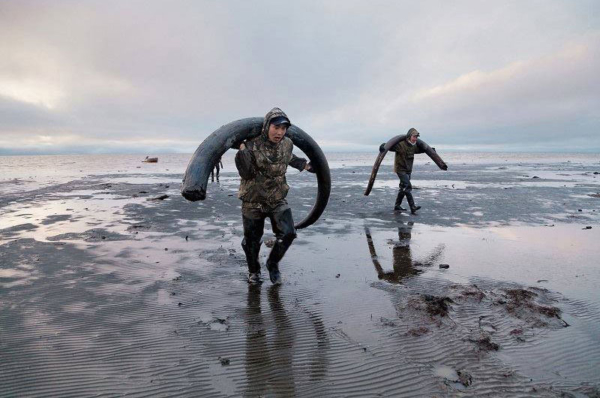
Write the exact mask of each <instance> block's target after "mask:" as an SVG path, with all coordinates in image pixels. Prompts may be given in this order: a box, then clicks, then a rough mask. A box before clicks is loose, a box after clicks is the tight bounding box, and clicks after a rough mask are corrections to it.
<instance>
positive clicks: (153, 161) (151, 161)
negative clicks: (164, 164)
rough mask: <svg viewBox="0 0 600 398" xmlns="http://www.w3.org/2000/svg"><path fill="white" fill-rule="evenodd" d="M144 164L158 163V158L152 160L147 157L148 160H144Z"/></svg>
mask: <svg viewBox="0 0 600 398" xmlns="http://www.w3.org/2000/svg"><path fill="white" fill-rule="evenodd" d="M142 162H144V163H158V158H151V157H148V156H146V159H144V160H142Z"/></svg>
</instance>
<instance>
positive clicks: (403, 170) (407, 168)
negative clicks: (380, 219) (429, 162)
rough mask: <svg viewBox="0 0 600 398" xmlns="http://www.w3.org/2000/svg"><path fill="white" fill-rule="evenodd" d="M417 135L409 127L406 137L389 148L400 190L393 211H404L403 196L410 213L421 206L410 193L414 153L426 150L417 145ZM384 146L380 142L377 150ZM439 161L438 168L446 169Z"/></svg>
mask: <svg viewBox="0 0 600 398" xmlns="http://www.w3.org/2000/svg"><path fill="white" fill-rule="evenodd" d="M419 135H420V134H419V132H418V131H417V130H416V129H414V128H411V129H410V130H408V133H406V138H404V139H402V140H401V141H400V142H398V143H397V144H396V145H394V146H392V147H391V148H390V149H389V150H390V151H392V152H396V157H395V158H394V172H395V173H396V174H397V175H398V178H400V191H399V192H398V196H397V197H396V203H395V205H394V210H395V211H406V209H405V208H404V207H402V200H403V199H404V197H405V196H406V201H407V202H408V205H409V206H410V212H411V213H412V214H416V212H417V210H419V209H420V208H421V206H417V205H415V200H414V198H413V195H412V184H411V183H410V176H411V173H412V169H413V162H414V160H415V155H416V154H419V153H425V152H426V151H425V148H422V147H420V146H419V145H417V139H418V138H419ZM384 146H385V143H383V144H381V146H380V147H379V152H383V151H385V148H384ZM433 153H435V149H434V150H433ZM430 156H431V155H430ZM438 158H439V156H438ZM440 161H441V164H440V165H439V166H440V168H441V169H442V170H448V166H447V165H446V164H445V163H443V161H442V160H441V159H440ZM436 163H437V162H436Z"/></svg>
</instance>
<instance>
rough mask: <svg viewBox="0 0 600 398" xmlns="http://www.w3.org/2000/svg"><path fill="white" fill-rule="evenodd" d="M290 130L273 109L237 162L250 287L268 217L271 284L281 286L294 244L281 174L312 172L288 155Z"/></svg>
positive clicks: (257, 273) (284, 117) (255, 280)
mask: <svg viewBox="0 0 600 398" xmlns="http://www.w3.org/2000/svg"><path fill="white" fill-rule="evenodd" d="M290 125H291V122H290V119H289V118H288V117H287V115H286V114H285V113H284V112H283V111H282V110H281V109H279V108H273V109H271V110H270V111H269V113H267V114H266V115H265V118H264V121H263V125H262V131H261V134H260V135H259V136H258V137H256V138H252V139H250V140H247V141H245V142H244V143H242V144H241V145H240V150H239V151H238V153H237V154H236V156H235V165H236V167H237V169H238V172H239V174H240V177H242V182H241V184H240V190H239V193H238V197H239V198H240V199H241V200H242V220H243V223H244V240H243V241H242V248H243V249H244V252H245V253H246V260H247V261H248V282H249V283H260V282H261V279H260V263H259V261H258V254H259V251H260V246H261V243H262V242H261V238H262V236H263V230H264V227H265V218H267V217H268V218H269V219H270V220H271V226H272V228H273V232H274V233H275V236H276V238H277V240H276V241H275V245H274V246H273V248H272V249H271V253H270V254H269V258H268V259H267V269H268V270H269V277H270V279H271V282H272V283H273V284H275V285H279V284H281V274H280V272H279V261H280V260H281V259H282V258H283V256H284V254H285V252H286V251H287V249H288V248H289V247H290V245H291V244H292V242H293V241H294V239H295V238H296V228H295V227H294V220H293V218H292V210H291V209H290V207H289V206H288V203H287V201H286V200H285V198H286V196H287V193H288V190H289V187H288V185H287V181H286V178H285V173H286V171H287V167H288V165H289V166H292V167H293V168H295V169H298V170H299V171H302V170H308V171H311V172H314V171H313V168H312V166H311V164H310V163H308V162H307V161H306V159H302V158H299V157H297V156H296V155H294V154H293V153H292V149H293V148H294V144H293V143H292V140H291V139H290V138H288V137H285V133H286V132H287V129H288V127H289V126H290Z"/></svg>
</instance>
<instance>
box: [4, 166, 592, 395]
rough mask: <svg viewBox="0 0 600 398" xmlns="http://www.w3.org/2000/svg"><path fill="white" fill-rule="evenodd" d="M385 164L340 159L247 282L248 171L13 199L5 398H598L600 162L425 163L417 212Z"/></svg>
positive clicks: (138, 176)
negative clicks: (327, 182) (408, 210)
mask: <svg viewBox="0 0 600 398" xmlns="http://www.w3.org/2000/svg"><path fill="white" fill-rule="evenodd" d="M77 166H78V168H79V167H84V166H83V165H77ZM227 166H228V165H227V164H226V167H227ZM143 167H151V166H150V165H147V166H143ZM388 169H389V167H387V168H386V169H385V170H384V168H382V171H381V172H380V176H379V178H380V181H378V182H377V184H376V185H375V189H374V190H373V192H372V193H371V196H369V197H365V196H363V195H362V192H363V190H364V186H365V183H366V179H367V178H368V175H369V172H370V168H369V167H367V166H356V165H354V166H347V167H338V168H334V169H333V170H332V177H333V181H334V186H333V191H332V197H331V201H330V205H329V206H328V208H327V211H326V213H325V214H324V216H323V219H322V220H320V221H319V222H318V223H317V224H316V225H314V226H312V227H309V228H308V229H306V230H301V231H299V236H298V239H297V240H296V241H295V242H294V244H293V245H292V247H291V249H290V250H289V252H288V254H287V255H286V257H285V258H284V260H283V262H282V264H281V269H282V273H283V276H284V284H283V285H282V286H281V287H273V286H271V285H270V282H268V281H266V282H265V283H264V284H263V285H262V286H248V284H247V283H246V281H245V272H246V271H245V260H244V256H243V251H242V250H241V247H240V241H241V236H242V229H241V217H240V209H239V206H240V203H239V201H238V199H236V197H235V191H236V188H237V184H238V181H239V180H238V178H237V177H236V175H235V174H233V173H231V172H226V173H225V174H223V176H222V179H221V182H220V183H218V184H217V183H214V184H212V185H210V187H209V198H208V199H207V200H206V201H205V202H201V203H190V202H186V201H185V200H184V199H183V198H182V197H181V196H180V195H179V193H178V189H179V181H180V179H181V175H180V174H179V173H174V172H173V173H172V172H169V171H168V170H164V169H161V170H160V172H156V173H149V172H148V169H144V173H143V174H142V173H137V172H136V170H130V171H129V172H120V173H118V174H102V173H98V172H94V173H85V172H84V173H83V174H85V177H81V178H79V177H77V176H75V177H73V178H72V179H69V180H68V181H66V180H61V181H57V182H55V183H45V184H44V186H41V187H37V188H35V189H29V190H27V191H26V192H19V191H17V190H14V189H13V188H14V187H12V188H10V189H6V190H4V191H3V192H5V194H3V195H2V197H1V198H0V220H1V224H0V331H1V334H0V353H1V354H0V355H1V361H0V396H7V397H12V396H60V397H68V396H73V397H80V396H90V395H100V396H123V395H129V396H190V397H196V396H210V397H219V396H305V397H315V396H333V397H379V396H388V397H395V396H414V397H423V396H428V397H429V396H440V397H441V396H477V397H478V396H523V397H530V396H598V394H600V389H599V388H600V371H599V370H598V369H600V322H599V321H600V293H598V292H599V290H598V289H597V286H598V284H600V270H599V269H598V265H597V264H598V263H599V262H598V258H599V254H600V247H599V246H598V243H597V242H600V225H599V224H600V223H599V222H598V220H599V219H600V199H598V198H597V197H595V196H594V194H597V193H599V192H600V188H599V185H598V178H597V177H599V175H598V174H594V172H598V171H600V166H599V165H597V164H594V163H590V164H566V163H555V164H554V163H545V164H517V163H513V164H510V165H505V164H501V163H490V164H456V165H451V168H450V171H449V172H448V173H443V172H441V171H436V170H435V169H434V167H433V166H432V165H428V164H421V165H419V166H418V168H417V171H416V172H415V174H414V176H413V180H414V185H415V186H416V187H417V188H419V189H416V190H415V196H416V199H417V201H418V204H420V205H422V206H423V209H422V210H421V211H420V212H419V214H418V215H416V216H412V215H409V214H400V213H394V212H392V211H391V210H390V209H391V207H392V206H393V201H394V198H395V193H396V191H395V189H396V188H395V186H396V182H395V180H394V175H393V174H392V173H391V172H390V170H388ZM226 170H227V169H226ZM289 174H290V178H289V180H290V185H291V186H292V190H291V192H290V204H291V205H292V208H293V211H294V214H295V217H296V218H297V219H298V220H299V219H300V218H301V217H302V216H303V215H304V214H306V212H307V211H308V209H310V206H311V205H312V201H313V200H314V194H315V181H314V176H313V175H311V174H308V173H302V174H298V173H297V172H295V171H293V170H291V171H290V173H289ZM534 176H537V177H539V178H533V177H534ZM4 183H5V184H13V183H14V181H11V180H8V179H6V180H5V181H4ZM164 194H167V195H169V197H168V198H167V199H164V200H149V199H153V198H156V197H159V196H160V195H164ZM580 210H581V211H580ZM588 226H589V227H592V228H591V229H587V228H586V227H588ZM267 230H268V231H269V232H268V233H266V235H265V240H268V239H270V238H272V235H271V234H270V228H269V226H267ZM267 253H268V248H266V247H265V246H264V245H263V249H262V253H261V256H262V258H263V260H264V258H265V257H266V255H267ZM440 264H447V265H448V266H449V268H447V269H442V268H440ZM265 273H266V271H265Z"/></svg>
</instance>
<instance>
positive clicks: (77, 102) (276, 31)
mask: <svg viewBox="0 0 600 398" xmlns="http://www.w3.org/2000/svg"><path fill="white" fill-rule="evenodd" d="M599 9H600V4H598V3H597V2H595V1H578V2H564V1H530V2H517V1H514V2H502V3H500V4H498V3H496V2H480V1H473V2H470V1H465V2H452V4H449V3H448V2H437V1H424V2H419V3H418V4H414V3H412V2H389V1H374V2H369V3H368V4H367V3H365V2H359V1H326V2H321V1H314V2H312V1H306V2H301V3H297V4H281V3H280V2H274V1H257V2H238V1H220V2H215V1H179V2H173V3H171V2H169V3H167V2H161V1H128V2H118V1H102V2H100V1H86V2H80V1H57V2H44V1H19V2H10V1H2V0H0V27H1V28H0V29H1V32H2V34H1V35H0V49H1V53H2V55H3V56H2V57H0V155H2V154H18V153H98V152H120V153H123V152H154V153H159V152H173V151H177V152H193V151H194V149H195V148H196V147H197V145H198V144H199V143H200V142H201V141H202V140H203V139H204V138H205V137H206V136H207V135H208V134H210V133H211V132H212V131H214V130H215V129H216V128H218V127H219V126H221V125H222V124H224V123H227V122H229V121H232V120H235V119H239V118H242V117H249V116H261V115H264V114H265V113H266V112H267V111H268V110H269V109H270V108H272V107H273V106H279V107H281V108H282V109H284V110H285V111H286V112H287V113H288V114H289V115H290V117H291V118H292V121H293V122H294V123H295V124H298V125H299V126H301V127H302V128H303V129H305V130H306V131H308V132H309V133H310V134H311V135H313V137H314V138H315V139H316V140H317V141H318V142H319V143H320V144H321V145H322V146H323V147H324V148H325V149H326V150H374V149H373V148H375V149H376V147H377V146H378V145H379V144H380V143H381V142H383V141H386V140H387V139H388V138H390V137H391V136H393V135H396V134H399V133H402V132H405V131H406V130H408V128H410V127H416V128H417V129H418V130H419V131H421V133H422V136H423V138H424V139H425V140H426V141H427V142H429V143H431V144H435V145H436V147H438V149H442V148H448V149H452V148H455V149H469V148H476V149H477V148H479V149H482V148H483V149H488V150H501V151H502V150H504V151H512V150H540V151H561V152H564V151H592V152H598V151H600V134H599V131H598V128H599V127H600V112H599V111H598V109H600V74H598V73H597V71H598V70H600V27H599V26H598V20H597V18H595V17H594V15H598V11H599Z"/></svg>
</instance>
